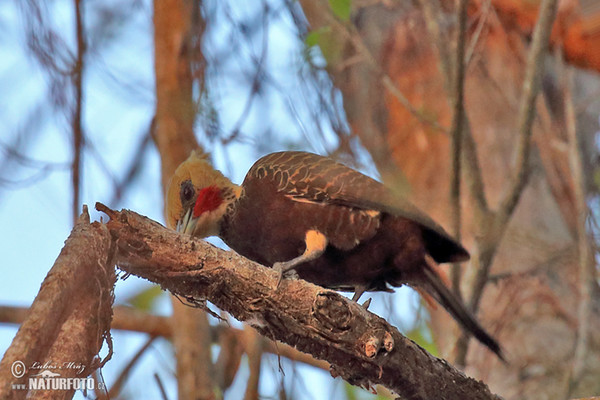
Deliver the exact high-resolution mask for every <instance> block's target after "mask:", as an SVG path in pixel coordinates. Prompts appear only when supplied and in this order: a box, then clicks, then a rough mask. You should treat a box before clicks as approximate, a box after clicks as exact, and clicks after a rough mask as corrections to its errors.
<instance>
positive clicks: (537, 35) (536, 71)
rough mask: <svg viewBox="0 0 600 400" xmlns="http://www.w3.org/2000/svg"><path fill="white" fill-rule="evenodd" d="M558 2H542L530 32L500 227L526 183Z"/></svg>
mask: <svg viewBox="0 0 600 400" xmlns="http://www.w3.org/2000/svg"><path fill="white" fill-rule="evenodd" d="M557 3H558V1H557V0H544V1H542V4H541V6H540V12H539V17H538V21H537V23H536V26H535V29H534V32H533V40H532V43H531V50H530V51H529V55H528V59H527V65H526V68H525V79H524V81H523V97H522V102H521V107H520V109H519V143H518V147H517V163H516V174H515V175H514V176H513V179H512V181H511V183H510V185H509V186H510V189H509V190H508V192H507V193H506V195H505V196H504V197H503V199H502V201H501V202H500V208H499V210H498V218H499V219H500V220H499V222H500V225H504V224H506V223H507V222H508V219H509V218H510V216H511V215H512V213H513V211H514V209H515V207H516V206H517V203H518V202H519V199H520V198H521V194H522V193H523V189H524V188H525V185H526V184H527V178H528V176H529V155H530V153H531V152H530V151H529V149H530V147H531V132H532V130H533V129H532V125H533V118H534V116H535V101H536V98H537V95H538V92H539V88H540V82H541V80H542V75H543V73H544V57H545V56H546V53H547V49H548V43H549V40H550V32H551V31H552V24H553V22H554V17H555V15H556V8H557Z"/></svg>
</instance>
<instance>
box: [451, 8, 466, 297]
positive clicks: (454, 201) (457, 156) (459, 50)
mask: <svg viewBox="0 0 600 400" xmlns="http://www.w3.org/2000/svg"><path fill="white" fill-rule="evenodd" d="M456 5H457V7H456V14H457V16H458V28H457V29H456V35H455V39H454V47H455V48H456V50H455V55H454V63H453V64H454V77H453V84H452V108H453V110H452V126H451V129H450V143H451V145H450V157H451V158H452V168H451V177H450V207H451V210H452V211H451V212H450V216H451V219H452V234H453V235H454V237H455V238H456V240H458V241H460V226H461V210H460V164H461V163H460V160H461V155H462V146H461V144H462V131H463V125H464V115H465V108H464V89H465V87H464V86H465V61H464V58H465V32H466V29H467V1H466V0H457V2H456ZM460 271H461V269H460V264H454V265H452V271H451V276H452V289H453V290H454V292H455V293H456V294H457V295H458V297H459V298H460V297H461V294H460Z"/></svg>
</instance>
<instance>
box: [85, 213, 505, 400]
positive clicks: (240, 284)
mask: <svg viewBox="0 0 600 400" xmlns="http://www.w3.org/2000/svg"><path fill="white" fill-rule="evenodd" d="M96 207H97V209H98V210H100V211H103V212H105V213H107V214H108V215H109V216H110V221H109V222H108V223H107V226H108V228H109V230H110V232H111V235H113V238H115V239H116V244H117V250H116V252H117V255H116V262H117V264H118V266H119V268H121V269H122V270H124V271H126V272H128V273H132V274H135V275H138V276H140V277H143V278H146V279H149V280H151V281H153V282H156V283H159V284H160V285H161V286H162V287H163V288H164V289H167V290H170V291H172V292H173V293H175V294H177V295H180V296H183V297H185V298H186V299H188V300H189V301H191V302H193V303H194V304H202V303H203V302H204V301H206V300H210V301H211V302H212V303H213V304H215V305H216V306H217V307H219V308H221V309H222V310H225V311H227V312H229V313H230V314H231V315H233V316H234V317H235V318H237V319H238V320H241V321H246V322H247V323H249V324H250V325H252V326H253V327H255V329H257V330H258V331H259V332H260V333H261V334H263V335H265V336H267V337H269V338H271V339H274V340H281V341H283V342H285V343H288V344H290V345H292V346H294V347H296V348H297V349H299V350H301V351H305V352H308V353H310V354H312V355H313V356H315V357H317V358H321V359H326V360H328V361H329V362H330V363H331V366H332V374H333V375H334V376H341V377H343V378H344V379H345V380H347V381H348V382H350V383H352V384H354V385H359V386H364V387H370V386H372V385H375V384H382V385H383V386H385V387H387V388H389V389H391V390H393V391H395V392H396V393H398V394H399V395H401V396H405V397H407V398H411V399H415V400H417V399H432V398H444V399H448V400H453V399H464V398H471V399H495V398H497V397H495V396H494V395H492V394H491V393H490V391H489V389H488V388H487V387H486V386H485V385H484V384H483V383H482V382H478V381H475V380H474V379H471V378H468V377H467V376H465V375H464V374H463V373H462V372H460V371H458V370H456V369H454V368H453V367H452V366H451V365H449V364H448V363H447V362H445V361H443V360H440V359H437V358H435V357H433V356H431V355H430V354H429V353H427V352H426V351H425V350H423V349H422V348H421V347H419V346H418V345H416V344H415V343H414V342H412V341H410V340H408V339H407V338H405V337H404V336H402V335H401V334H400V333H399V332H398V331H397V329H395V328H394V327H392V326H390V325H389V324H388V323H387V322H386V321H385V320H383V319H381V318H380V317H377V316H376V315H374V314H371V313H370V312H368V311H366V310H365V309H364V308H362V307H361V306H359V305H358V304H356V303H354V302H351V301H350V300H348V299H346V298H345V297H343V296H341V295H339V294H337V293H335V292H333V291H331V290H326V289H323V288H321V287H319V286H316V285H313V284H310V283H308V282H306V281H303V280H284V281H283V282H282V284H281V287H280V288H279V289H277V288H276V282H277V280H278V275H277V273H276V272H275V271H273V270H271V269H269V268H264V267H262V266H260V265H258V264H256V263H253V262H251V261H249V260H247V259H245V258H243V257H241V256H239V255H237V254H235V253H232V252H227V251H224V250H221V249H218V248H216V247H214V246H212V245H210V244H208V243H206V242H204V241H202V240H198V239H195V238H190V237H187V236H182V235H179V234H177V233H176V232H174V231H171V230H168V229H165V228H164V227H162V226H161V225H160V224H158V223H156V222H154V221H151V220H149V219H148V218H145V217H142V216H140V215H138V214H136V213H134V212H131V211H127V210H123V211H121V212H117V211H113V210H111V209H109V208H107V207H106V206H104V205H102V204H99V203H98V204H97V205H96ZM440 390H441V391H440Z"/></svg>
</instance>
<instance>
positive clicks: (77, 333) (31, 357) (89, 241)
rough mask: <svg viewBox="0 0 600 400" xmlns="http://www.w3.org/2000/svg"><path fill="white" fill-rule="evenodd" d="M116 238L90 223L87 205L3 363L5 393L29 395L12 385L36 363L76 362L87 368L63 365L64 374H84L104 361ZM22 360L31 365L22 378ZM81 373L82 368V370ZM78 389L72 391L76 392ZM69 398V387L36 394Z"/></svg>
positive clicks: (0, 381) (0, 374)
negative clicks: (18, 367)
mask: <svg viewBox="0 0 600 400" xmlns="http://www.w3.org/2000/svg"><path fill="white" fill-rule="evenodd" d="M111 245H112V242H111V239H110V235H109V232H108V230H107V229H106V226H105V225H102V224H99V223H94V224H90V223H89V216H88V214H87V208H84V213H83V214H82V216H81V217H80V218H79V221H78V223H77V224H76V225H75V227H74V228H73V231H72V232H71V235H70V236H69V238H68V239H67V241H66V242H65V246H64V248H63V249H62V251H61V253H60V255H59V256H58V258H57V259H56V261H55V263H54V266H53V267H52V269H51V270H50V272H49V273H48V275H47V276H46V279H44V282H43V283H42V287H41V289H40V292H39V293H38V295H37V296H36V298H35V300H34V302H33V305H32V306H31V309H30V310H29V313H28V316H27V319H26V320H25V321H24V322H23V324H22V325H21V328H20V329H19V331H18V332H17V335H16V336H15V338H14V339H13V341H12V344H11V346H10V347H9V348H8V350H7V351H6V353H5V354H4V357H3V359H2V361H1V362H0V398H2V399H20V398H25V396H26V395H27V393H28V391H27V390H14V389H13V388H12V385H13V384H22V383H24V382H27V380H28V378H29V376H30V375H31V374H32V372H33V373H35V372H36V371H37V370H36V369H33V370H32V369H31V367H32V365H33V364H34V363H36V362H38V363H41V365H43V364H44V363H45V362H50V363H51V364H58V365H62V363H63V362H65V363H69V362H72V363H76V364H80V365H82V366H84V367H85V369H84V370H83V371H79V370H76V369H70V368H67V369H61V371H60V372H61V376H62V377H67V378H68V377H79V378H84V377H86V376H88V375H89V374H91V373H92V372H93V371H94V370H95V369H96V368H98V367H99V366H100V365H101V364H102V363H101V362H100V361H99V359H98V358H97V354H98V352H99V351H100V348H101V347H102V343H103V341H104V340H108V341H109V356H110V334H109V327H110V320H111V316H112V308H111V307H112V302H113V292H112V289H113V286H114V284H115V273H114V268H113V265H114V264H113V262H112V259H111V254H112V251H111ZM17 361H21V362H22V363H23V366H24V367H25V368H26V370H25V371H24V375H23V376H22V377H21V378H19V379H17V378H15V376H14V375H13V371H11V367H12V366H13V364H14V363H15V362H17ZM78 372H80V373H78ZM73 392H74V390H72V391H70V393H71V396H72V393H73ZM40 395H45V396H48V397H46V398H65V391H61V390H55V391H49V392H41V391H37V392H36V396H40Z"/></svg>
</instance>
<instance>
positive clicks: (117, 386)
mask: <svg viewBox="0 0 600 400" xmlns="http://www.w3.org/2000/svg"><path fill="white" fill-rule="evenodd" d="M154 339H156V336H150V337H149V338H148V339H147V340H146V343H144V345H143V346H142V347H140V349H139V350H138V351H137V352H136V353H135V355H134V356H133V357H132V358H131V360H129V362H128V363H127V365H125V367H124V368H123V370H121V373H120V374H119V377H118V378H117V380H116V381H115V383H114V384H113V386H112V387H111V388H110V390H109V391H108V398H109V399H116V398H117V396H118V395H119V393H121V389H122V388H123V385H124V384H125V381H126V380H127V378H128V377H129V373H130V372H131V369H132V368H133V367H134V366H135V364H137V362H138V361H139V359H140V358H141V357H142V355H144V353H145V352H146V350H148V349H149V348H150V345H151V344H152V343H153V342H154Z"/></svg>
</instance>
